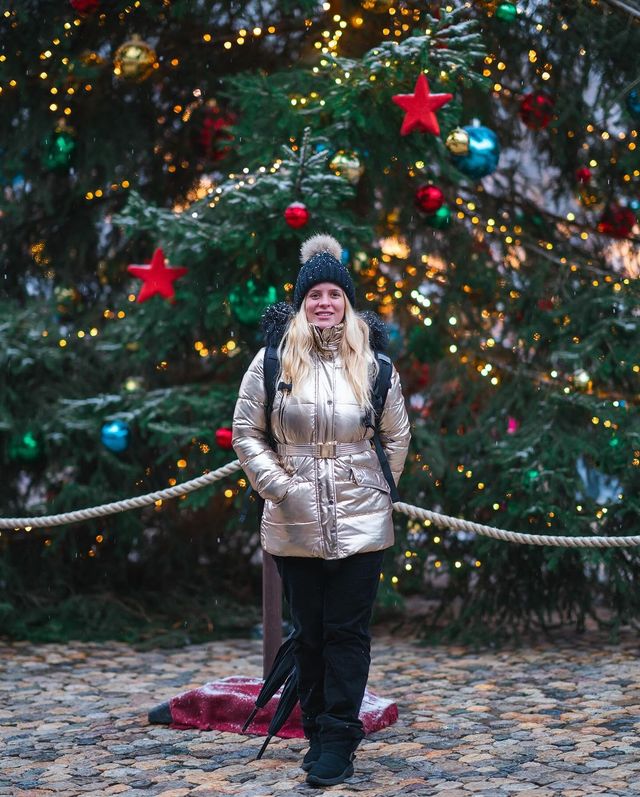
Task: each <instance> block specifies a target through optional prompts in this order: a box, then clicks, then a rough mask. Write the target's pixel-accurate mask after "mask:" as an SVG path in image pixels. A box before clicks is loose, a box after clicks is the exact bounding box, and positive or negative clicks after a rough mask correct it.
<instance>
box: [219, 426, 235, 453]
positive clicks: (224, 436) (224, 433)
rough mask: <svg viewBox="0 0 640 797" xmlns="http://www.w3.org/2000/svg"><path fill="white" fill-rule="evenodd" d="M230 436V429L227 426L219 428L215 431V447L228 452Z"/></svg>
mask: <svg viewBox="0 0 640 797" xmlns="http://www.w3.org/2000/svg"><path fill="white" fill-rule="evenodd" d="M231 436H232V431H231V429H229V427H227V426H221V427H220V428H219V429H216V445H217V446H218V447H219V448H222V449H224V450H225V451H229V450H230V449H231V448H232V446H231Z"/></svg>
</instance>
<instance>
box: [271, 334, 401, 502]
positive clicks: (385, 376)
mask: <svg viewBox="0 0 640 797" xmlns="http://www.w3.org/2000/svg"><path fill="white" fill-rule="evenodd" d="M375 356H376V359H377V360H378V375H377V377H376V381H375V383H374V385H373V390H372V394H371V403H372V404H373V414H374V423H371V413H370V412H367V415H366V416H365V425H366V426H367V427H368V428H371V429H373V443H374V446H375V449H376V454H377V455H378V459H379V460H380V466H381V468H382V472H383V473H384V477H385V479H386V480H387V482H388V484H389V488H390V490H391V500H392V501H393V502H394V503H395V502H396V501H399V500H400V495H399V494H398V488H397V487H396V483H395V481H394V479H393V474H392V473H391V468H390V467H389V461H388V459H387V455H386V454H385V452H384V448H383V447H382V442H381V441H380V429H379V426H380V418H381V417H382V411H383V410H384V405H385V402H386V400H387V393H388V392H389V387H390V385H391V370H392V364H391V360H390V359H389V357H387V355H386V354H382V352H380V351H376V352H375ZM279 370H280V361H279V359H278V350H277V348H276V347H275V346H267V347H266V349H265V352H264V386H265V391H266V394H267V402H266V407H265V413H266V423H267V437H268V439H269V443H270V445H271V447H272V448H275V444H274V440H273V434H272V432H271V411H272V410H273V402H274V400H275V397H276V379H277V378H278V371H279ZM278 390H291V385H289V384H287V383H286V382H280V384H279V385H278Z"/></svg>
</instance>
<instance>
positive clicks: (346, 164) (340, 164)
mask: <svg viewBox="0 0 640 797" xmlns="http://www.w3.org/2000/svg"><path fill="white" fill-rule="evenodd" d="M329 168H330V169H331V171H332V172H333V173H334V174H336V175H338V176H342V177H346V178H347V180H348V181H349V182H350V183H351V185H357V184H358V183H359V182H360V178H361V177H362V174H363V172H364V166H363V164H362V163H361V162H360V158H359V157H358V154H357V153H356V152H350V151H347V150H345V149H340V150H338V151H337V152H336V154H335V155H334V156H333V158H331V160H330V161H329Z"/></svg>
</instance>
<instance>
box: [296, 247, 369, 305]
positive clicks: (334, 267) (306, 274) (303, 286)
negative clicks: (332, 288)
mask: <svg viewBox="0 0 640 797" xmlns="http://www.w3.org/2000/svg"><path fill="white" fill-rule="evenodd" d="M341 257H342V247H341V246H340V244H339V243H338V242H337V241H336V239H335V238H332V237H331V236H330V235H314V236H313V237H312V238H309V239H308V240H307V241H305V242H304V243H303V244H302V247H301V248H300V260H301V262H302V267H301V268H300V272H299V274H298V279H297V280H296V287H295V290H294V292H293V306H294V308H295V309H296V311H297V310H299V309H300V307H301V305H302V302H303V301H304V297H305V296H306V295H307V293H308V292H309V291H310V290H311V288H313V286H314V285H318V284H319V283H320V282H333V283H334V284H335V285H339V286H340V287H341V288H342V290H343V291H344V292H345V293H346V295H347V298H348V299H349V302H350V304H351V306H352V307H353V306H355V303H356V289H355V287H354V284H353V280H352V279H351V274H349V270H348V269H347V268H346V266H344V265H343V263H342V261H341Z"/></svg>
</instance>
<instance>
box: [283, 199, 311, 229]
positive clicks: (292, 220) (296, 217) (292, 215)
mask: <svg viewBox="0 0 640 797" xmlns="http://www.w3.org/2000/svg"><path fill="white" fill-rule="evenodd" d="M284 220H285V221H286V222H287V224H288V225H289V227H293V228H294V229H295V230H297V229H298V227H304V225H305V224H306V223H307V222H308V221H309V211H308V210H307V206H306V205H304V204H303V203H302V202H292V203H291V204H290V205H289V207H288V208H287V209H286V210H285V212H284Z"/></svg>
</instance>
